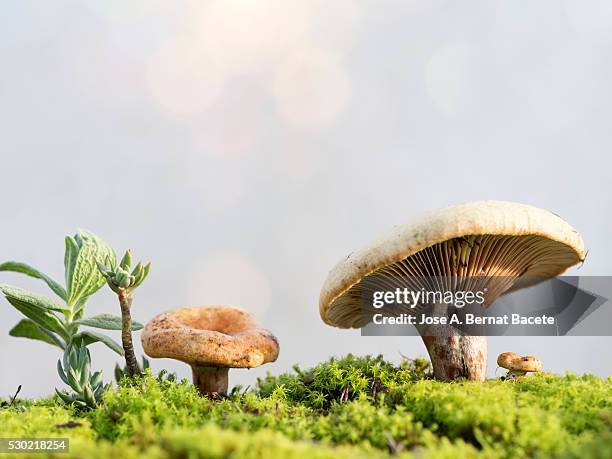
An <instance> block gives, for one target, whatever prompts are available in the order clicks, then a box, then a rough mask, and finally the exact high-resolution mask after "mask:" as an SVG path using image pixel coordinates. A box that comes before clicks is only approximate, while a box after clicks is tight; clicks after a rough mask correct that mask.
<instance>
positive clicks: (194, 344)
mask: <svg viewBox="0 0 612 459" xmlns="http://www.w3.org/2000/svg"><path fill="white" fill-rule="evenodd" d="M141 341H142V347H143V348H144V351H145V352H146V354H147V355H148V356H149V357H155V358H159V357H161V358H170V359H176V360H180V361H182V362H185V363H188V364H190V365H195V366H219V367H231V368H255V367H258V366H260V365H262V364H264V363H268V362H274V361H275V360H276V358H277V357H278V352H279V345H278V340H277V339H276V337H275V336H274V335H273V334H272V333H271V332H269V331H268V330H266V329H264V328H261V325H260V324H259V322H258V321H257V320H256V319H255V317H253V315H251V314H250V313H249V312H248V311H245V310H244V309H241V308H236V307H232V306H209V307H188V308H179V309H175V310H173V311H168V312H165V313H163V314H160V315H158V316H156V317H154V318H153V319H152V320H151V321H150V322H149V323H147V325H146V326H145V328H144V330H143V332H142V335H141Z"/></svg>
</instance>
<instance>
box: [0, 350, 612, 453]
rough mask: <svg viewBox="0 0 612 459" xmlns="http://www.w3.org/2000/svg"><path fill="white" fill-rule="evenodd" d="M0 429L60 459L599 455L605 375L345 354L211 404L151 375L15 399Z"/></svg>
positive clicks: (610, 445) (608, 407)
mask: <svg viewBox="0 0 612 459" xmlns="http://www.w3.org/2000/svg"><path fill="white" fill-rule="evenodd" d="M71 421H72V422H73V424H71V426H72V427H58V426H61V425H63V424H66V423H68V422H71ZM0 432H1V434H0V437H69V438H70V453H69V454H65V453H62V454H56V456H57V457H59V458H67V457H73V458H97V457H113V456H114V457H121V459H128V458H131V457H151V458H194V459H195V458H210V459H217V458H255V457H262V458H270V459H274V458H336V457H337V458H345V457H346V458H348V457H356V458H359V457H364V458H369V457H391V456H398V457H419V458H421V457H425V458H427V457H433V458H446V457H448V458H455V457H463V458H471V457H474V458H517V457H519V458H520V457H580V458H584V457H587V458H608V459H609V458H612V378H608V379H601V378H597V377H595V376H591V375H582V376H577V375H575V374H566V375H565V376H556V375H549V374H541V375H538V376H534V377H529V378H525V379H524V380H521V381H499V380H491V381H487V382H485V383H482V384H479V383H471V382H458V383H441V382H437V381H433V380H431V379H430V378H429V368H428V364H427V362H425V361H422V360H415V361H409V362H405V363H403V364H402V365H400V366H394V365H392V364H391V363H388V362H385V361H384V360H383V359H382V358H380V357H354V356H350V355H349V356H347V357H344V358H342V359H331V360H329V361H327V362H324V363H322V364H320V365H318V366H316V367H315V368H312V369H309V370H301V369H299V368H295V369H294V371H293V372H292V373H290V374H284V375H280V376H271V375H270V376H268V377H267V378H265V379H264V380H260V381H259V383H258V386H257V387H256V388H255V389H254V390H250V391H247V392H244V391H241V389H240V388H236V389H235V390H234V391H233V392H232V394H230V396H229V397H228V398H226V399H224V400H220V401H212V400H208V399H205V398H202V397H200V396H199V395H198V394H197V392H196V391H195V389H194V388H193V386H191V385H190V384H189V382H187V381H175V380H174V379H173V378H172V377H167V376H165V377H164V376H161V377H154V376H152V375H151V374H148V375H146V376H145V377H143V378H142V379H141V380H139V381H137V382H132V383H127V382H124V383H122V384H121V385H119V387H115V388H113V389H110V390H108V391H107V392H106V394H105V396H104V402H103V403H102V404H101V405H100V406H99V407H98V408H97V409H95V410H91V411H88V412H80V411H77V410H75V409H74V408H72V407H66V406H63V405H61V404H60V402H59V401H58V400H57V399H56V398H49V399H43V400H37V401H19V402H17V403H15V404H13V406H11V407H10V408H6V407H5V408H0ZM0 456H2V455H1V454H0ZM6 456H7V457H12V458H15V457H16V455H15V454H10V455H8V454H7V455H6ZM24 456H25V455H24ZM51 456H52V455H51ZM31 457H36V458H40V457H44V455H41V454H32V455H31Z"/></svg>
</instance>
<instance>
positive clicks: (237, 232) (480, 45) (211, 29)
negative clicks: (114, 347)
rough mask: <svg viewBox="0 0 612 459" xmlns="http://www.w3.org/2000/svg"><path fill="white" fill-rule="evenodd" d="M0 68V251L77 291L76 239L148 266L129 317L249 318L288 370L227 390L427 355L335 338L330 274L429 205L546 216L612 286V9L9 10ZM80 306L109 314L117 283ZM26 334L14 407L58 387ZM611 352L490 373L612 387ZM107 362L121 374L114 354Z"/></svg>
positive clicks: (10, 321)
mask: <svg viewBox="0 0 612 459" xmlns="http://www.w3.org/2000/svg"><path fill="white" fill-rule="evenodd" d="M0 68H1V71H0V158H1V162H0V170H1V171H2V178H1V180H2V182H1V183H2V191H3V194H2V196H3V199H2V231H1V233H0V234H1V237H0V259H1V260H3V261H4V260H11V259H14V260H19V261H24V262H28V263H30V264H32V265H34V266H36V267H38V268H39V269H41V270H43V271H45V272H47V273H49V274H51V275H53V276H54V277H55V278H57V279H62V278H63V238H64V236H65V235H66V234H69V233H73V232H74V230H75V229H76V228H77V227H83V228H88V229H90V230H92V231H94V232H96V233H98V234H99V235H101V236H102V237H104V238H105V239H107V240H108V241H109V242H110V243H112V245H113V246H114V247H115V248H116V249H117V250H118V251H123V250H124V249H126V248H128V247H131V248H132V249H133V252H134V254H135V256H136V257H138V258H144V259H146V260H151V261H152V262H153V268H152V272H151V275H150V277H149V279H148V280H147V282H146V283H145V284H144V285H143V286H142V287H141V288H140V289H139V290H138V293H137V296H136V299H135V302H134V307H133V315H134V317H135V318H136V319H137V320H140V321H142V322H146V321H147V320H149V319H151V318H152V317H153V316H155V315H156V314H158V313H160V312H162V311H165V310H167V309H171V308H174V307H179V306H184V305H199V304H215V303H216V304H227V303H229V304H235V305H239V306H243V307H245V308H248V309H250V310H251V311H253V312H254V313H255V314H257V316H258V317H260V318H261V319H262V321H263V322H264V324H265V325H266V326H267V327H268V328H270V329H271V330H272V331H273V332H274V333H275V334H276V335H277V336H278V337H279V339H280V342H281V347H282V349H281V355H280V358H279V360H278V361H277V362H276V363H274V364H270V365H267V366H265V367H262V368H260V369H257V370H250V371H247V370H235V371H233V372H231V374H230V379H231V381H230V383H231V384H235V383H242V384H253V383H254V382H255V380H256V377H257V376H260V375H263V374H264V373H265V371H266V370H270V371H272V372H274V373H279V372H282V371H285V370H288V369H289V368H290V367H291V365H292V364H294V363H299V364H300V365H302V366H304V367H306V366H309V365H311V364H313V363H315V362H318V361H321V360H323V359H327V358H328V357H330V356H331V355H343V354H346V353H348V352H353V353H357V354H366V353H384V354H385V356H386V357H388V358H389V359H392V360H394V361H399V359H400V352H401V353H402V354H404V355H407V356H423V355H426V351H425V348H424V346H423V344H422V343H421V340H420V338H416V337H414V338H413V337H393V338H382V337H370V338H365V337H361V336H360V335H359V332H358V331H344V330H338V329H333V328H330V327H327V326H325V325H324V324H323V323H322V322H321V320H320V318H319V312H318V297H319V291H320V287H321V285H322V283H323V280H324V279H325V276H326V274H327V272H328V270H329V269H331V267H332V266H333V265H334V264H335V263H336V262H337V261H338V260H339V259H341V258H342V257H344V256H346V255H347V254H348V253H349V252H350V251H352V250H354V249H357V248H360V247H361V246H363V245H364V244H367V243H368V242H370V241H371V240H372V239H375V238H377V237H378V236H379V235H380V234H381V233H383V232H385V231H387V230H388V229H389V228H390V227H391V226H393V225H394V224H397V223H402V222H405V221H409V220H410V219H412V218H415V217H417V216H419V215H420V214H422V213H424V212H426V211H429V210H432V209H435V208H439V207H444V206H447V205H450V204H453V203H459V202H464V201H473V200H481V199H502V200H511V201H518V202H524V203H528V204H533V205H536V206H539V207H543V208H545V209H550V210H552V211H554V212H556V213H557V214H559V215H561V216H562V217H563V218H565V219H566V220H567V221H568V222H570V224H572V225H574V226H575V227H576V228H577V229H578V230H579V231H580V233H581V234H582V236H583V238H584V240H585V243H586V245H587V246H588V248H589V250H590V252H589V257H588V259H587V261H586V263H585V264H584V266H583V267H582V268H581V270H580V271H579V273H580V274H582V275H612V264H611V261H610V256H611V255H612V250H611V249H612V242H610V227H611V224H612V180H610V169H611V168H612V160H611V159H610V158H611V155H610V150H611V147H612V129H611V128H610V121H611V119H612V86H610V81H612V3H611V2H609V1H605V0H601V1H578V0H575V1H557V0H550V1H539V2H529V1H516V0H512V1H499V2H489V1H484V0H483V1H468V2H454V1H451V0H448V1H442V0H431V1H405V0H401V1H400V0H397V1H373V0H372V1H361V2H359V1H350V0H334V1H323V0H311V1H304V2H297V1H283V0H279V1H262V0H251V1H231V0H226V1H212V2H201V1H190V2H181V1H172V2H170V1H151V0H148V1H140V2H137V1H131V2H125V1H97V2H83V1H76V0H75V1H60V0H58V1H54V2H44V1H38V2H34V1H12V2H3V4H2V6H1V11H0ZM0 282H8V283H12V284H16V285H19V286H22V287H28V288H31V289H34V290H36V291H38V292H41V293H42V292H44V293H47V289H46V286H45V285H44V284H43V283H41V282H38V281H35V280H29V279H25V278H23V277H22V276H18V275H11V274H6V273H1V274H0ZM49 294H50V293H49ZM89 312H90V314H91V315H93V314H98V313H102V312H118V307H117V305H116V302H115V299H114V298H113V296H112V294H111V292H110V291H109V290H107V289H105V290H102V291H101V292H100V293H99V294H98V295H97V296H96V297H95V298H94V299H93V300H92V301H91V303H90V308H89ZM19 319H20V315H19V314H18V313H17V311H15V310H14V309H13V308H12V307H11V306H10V305H9V304H8V303H7V302H6V301H5V300H4V299H2V300H1V301H0V396H7V395H9V394H12V393H13V392H14V390H15V388H16V387H17V385H18V384H23V386H24V388H23V392H22V395H23V396H28V397H33V396H39V395H44V394H50V393H52V391H53V388H54V387H55V386H57V387H62V384H61V382H60V381H59V378H58V376H57V375H56V370H55V365H56V361H57V359H58V357H59V356H60V352H59V351H58V350H57V349H55V348H52V347H51V346H48V345H46V344H43V343H39V342H34V341H29V340H24V339H17V338H11V337H9V336H8V331H9V329H10V328H11V327H12V326H13V325H14V324H15V323H17V321H18V320H19ZM115 336H116V337H117V338H118V333H115ZM137 341H139V338H137ZM611 348H612V338H603V337H590V338H584V337H580V338H577V337H574V338H491V339H490V348H489V374H490V375H491V376H493V374H494V371H495V357H496V355H497V354H498V353H499V352H503V351H510V350H511V351H514V352H517V353H520V354H525V353H527V354H535V355H537V356H539V357H540V358H541V359H542V360H543V362H544V368H545V369H546V370H550V371H555V372H564V371H566V370H573V371H576V372H578V373H583V372H592V373H595V374H598V375H602V376H607V375H610V374H611V373H612V351H611ZM138 352H139V353H140V352H141V348H140V346H139V347H138ZM92 353H93V358H94V366H95V367H100V368H103V369H104V370H105V375H106V379H107V380H108V379H110V378H111V377H112V368H113V367H114V363H115V362H116V361H117V356H115V355H114V354H113V353H112V352H111V351H109V350H108V349H106V348H105V347H104V346H103V345H101V344H97V345H94V346H93V347H92ZM153 365H154V368H155V369H161V368H168V369H170V370H173V371H177V372H178V374H179V375H180V376H187V377H189V378H190V377H191V375H190V371H189V368H188V366H187V365H185V364H182V363H179V362H173V361H170V360H155V361H154V362H153Z"/></svg>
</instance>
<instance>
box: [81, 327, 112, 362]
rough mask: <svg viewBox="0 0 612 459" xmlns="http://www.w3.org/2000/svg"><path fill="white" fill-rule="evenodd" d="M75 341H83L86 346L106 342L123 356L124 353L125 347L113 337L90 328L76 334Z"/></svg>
mask: <svg viewBox="0 0 612 459" xmlns="http://www.w3.org/2000/svg"><path fill="white" fill-rule="evenodd" d="M73 341H74V342H75V343H76V342H79V341H82V342H83V344H85V345H86V346H89V345H90V344H92V343H97V342H100V343H104V344H106V346H107V347H108V348H109V349H111V350H113V351H115V352H116V353H117V354H119V355H121V356H123V355H124V352H123V348H122V347H121V345H120V344H119V343H117V342H116V341H115V340H113V339H112V338H111V337H109V336H106V335H103V334H102V333H96V332H92V331H89V330H87V331H83V332H81V333H79V334H78V335H76V336H75V337H74V338H73Z"/></svg>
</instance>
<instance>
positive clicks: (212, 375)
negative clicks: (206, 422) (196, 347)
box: [191, 365, 229, 397]
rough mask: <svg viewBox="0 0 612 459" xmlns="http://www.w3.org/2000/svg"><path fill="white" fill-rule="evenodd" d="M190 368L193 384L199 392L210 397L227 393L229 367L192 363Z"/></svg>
mask: <svg viewBox="0 0 612 459" xmlns="http://www.w3.org/2000/svg"><path fill="white" fill-rule="evenodd" d="M191 369H192V370H193V385H194V386H196V387H197V388H198V390H199V391H200V394H202V395H205V396H208V397H210V396H213V395H214V394H226V393H227V387H228V376H227V374H228V372H229V367H212V366H204V365H192V366H191Z"/></svg>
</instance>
